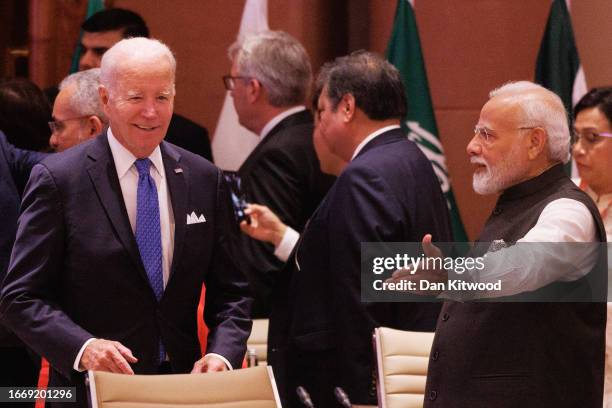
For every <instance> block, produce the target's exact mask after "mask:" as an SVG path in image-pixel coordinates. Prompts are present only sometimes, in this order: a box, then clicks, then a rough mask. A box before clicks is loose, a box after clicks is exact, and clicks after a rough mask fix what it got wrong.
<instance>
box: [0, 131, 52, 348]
mask: <svg viewBox="0 0 612 408" xmlns="http://www.w3.org/2000/svg"><path fill="white" fill-rule="evenodd" d="M45 157H47V155H46V154H44V153H37V152H31V151H28V150H21V149H17V148H15V147H13V146H12V145H11V144H9V143H8V141H7V140H6V136H5V135H4V133H2V131H0V214H2V228H0V288H1V287H2V281H3V280H4V276H5V275H6V270H7V268H8V263H9V258H10V257H11V249H12V248H13V243H14V242H15V234H16V232H17V218H18V217H19V204H20V202H21V193H22V192H23V188H24V186H25V185H26V183H27V181H28V177H29V176H30V170H32V167H33V166H34V165H35V164H36V163H38V162H39V161H40V160H42V159H44V158H45ZM17 344H18V341H17V339H15V338H14V336H11V335H9V333H8V332H6V330H5V329H4V328H3V327H2V326H1V325H0V345H17Z"/></svg>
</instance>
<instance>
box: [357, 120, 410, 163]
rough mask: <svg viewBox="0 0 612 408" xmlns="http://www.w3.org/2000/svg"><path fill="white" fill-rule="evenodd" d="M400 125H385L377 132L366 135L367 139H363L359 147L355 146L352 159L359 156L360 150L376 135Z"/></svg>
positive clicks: (397, 127)
mask: <svg viewBox="0 0 612 408" xmlns="http://www.w3.org/2000/svg"><path fill="white" fill-rule="evenodd" d="M399 128H400V126H399V125H389V126H385V127H383V128H380V129H378V130H377V131H375V132H372V133H370V134H369V135H368V136H366V138H365V139H363V140H362V141H361V143H359V144H358V145H357V148H355V151H354V152H353V157H351V161H353V159H354V158H355V157H357V155H358V154H359V152H360V151H361V150H362V149H363V148H364V147H365V145H367V144H368V143H369V142H370V141H371V140H372V139H374V138H375V137H376V136H379V135H382V134H383V133H385V132H388V131H390V130H393V129H399Z"/></svg>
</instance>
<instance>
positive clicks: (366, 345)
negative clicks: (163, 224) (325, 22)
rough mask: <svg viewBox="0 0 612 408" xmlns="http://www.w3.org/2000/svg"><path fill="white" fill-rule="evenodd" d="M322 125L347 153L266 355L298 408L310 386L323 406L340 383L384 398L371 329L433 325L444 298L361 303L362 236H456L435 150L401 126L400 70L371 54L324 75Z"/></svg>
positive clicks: (299, 249) (339, 63)
mask: <svg viewBox="0 0 612 408" xmlns="http://www.w3.org/2000/svg"><path fill="white" fill-rule="evenodd" d="M318 85H320V86H321V87H322V92H321V95H320V97H319V103H318V112H317V114H318V115H319V122H318V123H319V124H318V131H319V132H320V134H321V137H322V138H323V140H324V141H325V142H326V143H327V146H328V147H329V149H330V150H331V152H332V153H334V154H335V155H337V156H339V157H341V158H342V159H344V160H346V161H348V162H349V163H348V165H347V166H346V167H345V169H344V170H343V171H342V173H341V174H340V175H339V177H338V179H337V180H336V182H335V183H334V185H333V186H332V188H331V189H330V190H329V192H328V193H327V195H326V196H325V198H324V199H323V201H322V202H321V204H320V205H319V207H318V208H317V210H316V211H315V213H314V214H313V215H312V217H311V218H310V221H309V223H308V225H307V227H306V228H305V230H304V232H303V233H302V236H301V239H300V241H299V242H298V244H297V246H296V249H295V250H294V252H293V254H292V256H291V258H290V259H289V261H288V263H287V268H286V270H285V271H284V275H283V276H286V277H287V279H289V280H290V281H289V283H288V284H287V286H288V287H289V291H288V294H286V295H285V298H284V299H283V296H282V294H281V293H278V292H275V293H276V295H277V296H275V301H276V302H278V304H279V305H282V306H278V307H277V304H274V309H273V313H272V316H271V318H270V337H269V340H268V353H269V354H268V357H269V359H268V361H269V362H270V363H271V364H272V366H273V367H274V370H275V374H276V375H277V378H279V382H280V384H281V386H280V391H281V393H282V394H283V395H284V396H285V397H286V398H287V399H288V402H289V405H290V406H299V402H298V401H297V398H296V396H295V395H296V393H295V389H296V387H297V386H298V385H302V386H304V387H305V388H306V389H307V390H308V391H309V392H310V394H311V396H312V398H313V402H314V403H315V405H316V406H326V407H327V406H335V399H334V387H335V386H340V387H342V388H343V389H344V390H345V391H346V392H347V393H348V395H349V397H350V398H351V401H352V402H353V403H355V404H372V403H374V404H375V403H376V391H375V386H374V383H373V378H374V377H373V374H374V358H373V352H372V340H371V339H372V331H373V329H374V328H375V327H377V326H387V327H394V328H398V329H405V330H417V331H433V329H434V328H435V324H436V318H437V315H438V311H439V308H440V306H439V305H438V304H435V303H365V302H362V301H361V276H360V269H361V256H360V255H361V243H363V242H420V239H421V237H422V235H423V234H424V233H426V232H429V231H433V232H432V235H433V237H434V239H435V240H439V241H443V242H445V241H446V242H448V241H450V240H451V232H450V221H449V215H448V209H447V206H446V202H445V200H444V197H443V196H442V192H441V190H440V185H439V183H438V180H437V179H436V176H435V174H434V172H433V168H432V166H431V164H430V162H429V161H428V160H427V158H426V157H425V156H424V155H423V153H422V152H421V151H420V149H419V148H418V147H417V146H416V144H414V143H413V142H411V141H409V140H408V139H407V138H406V135H405V134H404V132H403V131H402V130H401V129H400V120H401V118H403V117H404V116H405V113H406V96H405V94H404V88H403V86H402V83H401V79H400V76H399V72H398V71H397V69H396V68H394V67H393V66H392V65H391V64H389V63H388V62H387V61H384V60H383V59H382V58H380V57H378V56H376V55H374V54H371V53H367V52H359V53H355V54H351V55H350V56H346V57H342V58H338V59H336V60H335V61H334V62H332V63H329V64H327V65H326V66H324V68H323V69H322V72H321V74H319V79H318Z"/></svg>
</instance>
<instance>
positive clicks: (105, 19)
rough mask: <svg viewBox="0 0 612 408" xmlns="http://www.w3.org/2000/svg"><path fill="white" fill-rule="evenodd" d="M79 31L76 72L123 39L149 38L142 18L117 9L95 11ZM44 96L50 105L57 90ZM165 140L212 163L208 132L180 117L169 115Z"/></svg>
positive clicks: (95, 64)
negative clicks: (47, 98) (169, 119)
mask: <svg viewBox="0 0 612 408" xmlns="http://www.w3.org/2000/svg"><path fill="white" fill-rule="evenodd" d="M81 28H82V29H83V38H82V39H81V48H82V53H81V58H80V59H79V71H83V70H86V69H91V68H98V67H100V61H101V59H102V56H103V55H104V53H105V52H106V51H107V50H108V49H109V48H111V47H112V46H113V45H114V44H115V43H117V42H118V41H120V40H122V39H124V38H131V37H146V38H148V37H149V28H148V27H147V25H146V23H145V21H144V20H143V18H142V17H141V16H140V15H138V14H137V13H135V12H133V11H131V10H126V9H121V8H110V9H106V10H102V11H99V12H97V13H96V14H94V15H92V16H91V17H89V18H88V19H87V20H85V21H84V22H83V24H82V25H81ZM47 95H48V97H49V99H50V102H51V103H52V104H53V102H54V100H55V96H56V95H57V89H53V88H50V89H48V90H47ZM166 141H168V142H170V143H173V144H175V145H177V146H180V147H182V148H184V149H187V150H189V151H190V152H192V153H195V154H198V155H200V156H202V157H204V158H205V159H208V160H210V161H212V151H211V148H210V140H209V139H208V131H207V130H206V128H204V127H202V126H200V125H198V124H197V123H195V122H193V121H191V120H189V119H187V118H185V117H184V116H181V115H179V114H177V113H173V114H172V120H171V121H170V127H169V128H168V133H167V134H166Z"/></svg>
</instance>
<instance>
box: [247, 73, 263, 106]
mask: <svg viewBox="0 0 612 408" xmlns="http://www.w3.org/2000/svg"><path fill="white" fill-rule="evenodd" d="M263 94H264V87H263V86H261V82H259V81H258V80H257V79H255V78H251V79H249V83H248V84H247V98H248V101H249V102H251V103H254V102H256V101H257V100H258V99H259V98H261V97H263Z"/></svg>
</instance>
